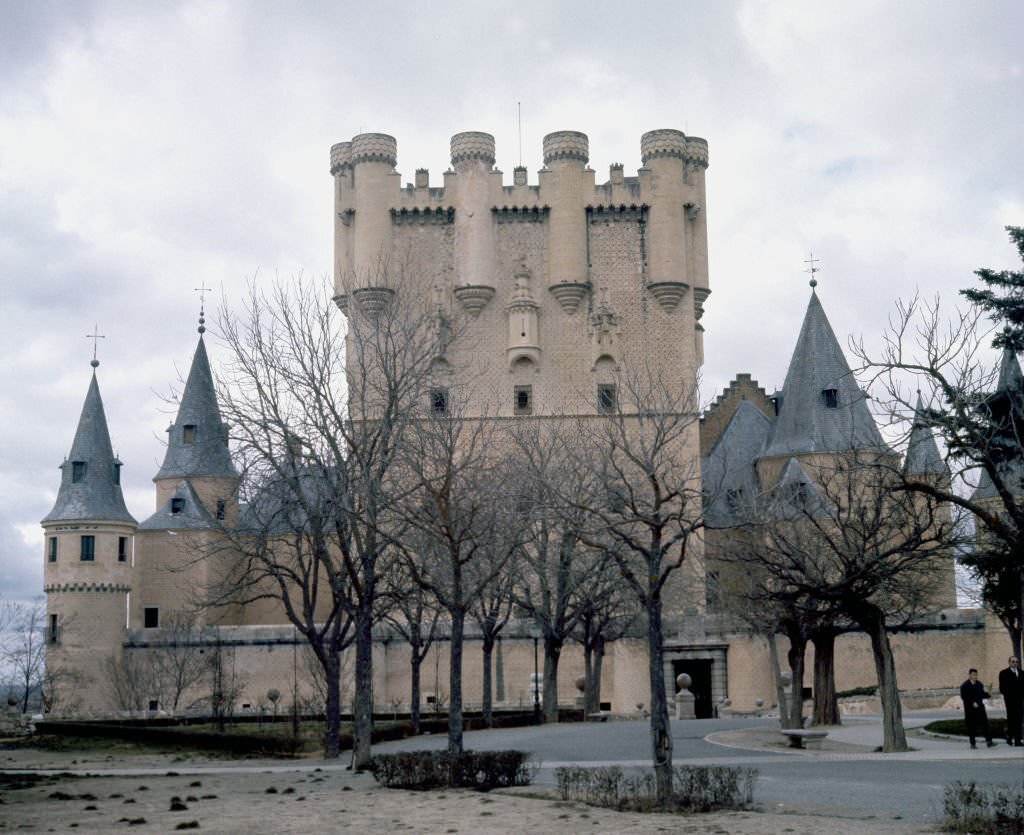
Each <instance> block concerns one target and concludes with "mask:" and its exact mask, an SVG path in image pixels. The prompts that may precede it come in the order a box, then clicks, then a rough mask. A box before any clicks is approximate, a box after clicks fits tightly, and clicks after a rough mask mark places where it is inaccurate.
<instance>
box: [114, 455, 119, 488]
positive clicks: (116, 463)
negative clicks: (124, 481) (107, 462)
mask: <svg viewBox="0 0 1024 835" xmlns="http://www.w3.org/2000/svg"><path fill="white" fill-rule="evenodd" d="M114 484H117V485H120V484H121V462H120V461H117V460H115V461H114Z"/></svg>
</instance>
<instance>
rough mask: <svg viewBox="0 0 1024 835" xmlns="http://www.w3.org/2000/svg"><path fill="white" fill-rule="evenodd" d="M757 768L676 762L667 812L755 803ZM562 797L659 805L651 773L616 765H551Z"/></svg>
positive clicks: (636, 806) (636, 807) (614, 805)
mask: <svg viewBox="0 0 1024 835" xmlns="http://www.w3.org/2000/svg"><path fill="white" fill-rule="evenodd" d="M757 774H758V772H757V770H756V769H753V768H724V767H719V766H713V767H703V766H701V767H697V766H679V767H677V768H674V769H673V779H672V783H673V795H672V801H671V803H670V804H669V807H668V809H667V810H666V811H676V812H713V811H717V810H719V809H745V808H747V807H749V806H750V805H751V804H752V803H753V802H754V783H755V781H756V780H757ZM555 778H556V780H557V781H558V793H559V795H561V798H562V800H576V801H579V802H581V803H587V804H589V805H591V806H602V807H604V808H608V809H618V810H619V811H629V812H652V811H656V810H661V809H663V807H661V806H659V804H658V800H657V790H656V784H655V779H654V773H653V772H651V771H644V772H642V773H640V774H638V775H634V776H626V775H625V774H623V772H622V769H621V768H619V767H618V766H604V767H600V768H583V767H580V766H569V767H565V768H558V769H555Z"/></svg>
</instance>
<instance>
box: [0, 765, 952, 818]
mask: <svg viewBox="0 0 1024 835" xmlns="http://www.w3.org/2000/svg"><path fill="white" fill-rule="evenodd" d="M317 762H318V761H315V760H304V761H288V760H243V761H239V762H237V763H235V762H232V761H228V760H223V759H214V760H203V759H198V758H185V757H182V756H180V755H170V754H167V755H160V754H152V753H139V752H138V751H134V750H132V749H130V748H128V747H126V748H125V749H124V750H117V749H108V750H105V751H99V752H90V753H87V754H82V753H77V754H76V753H75V752H69V751H60V752H53V751H40V750H36V749H31V748H21V749H16V750H0V832H8V831H18V832H103V833H107V832H118V831H124V832H133V833H147V832H173V831H177V830H185V831H188V830H198V831H201V832H224V833H233V832H247V833H252V835H257V834H258V833H284V832H289V833H290V832H296V833H298V832H302V833H306V832H359V833H391V832H396V833H397V832H414V833H474V835H475V833H481V835H485V834H486V833H559V835H568V833H583V832H586V833H618V832H628V833H654V832H673V833H716V835H762V833H795V835H818V833H830V835H831V834H832V833H834V835H897V833H899V834H900V835H904V834H905V833H927V832H935V831H936V830H934V829H928V828H922V827H921V826H919V825H911V824H908V823H906V822H903V821H890V820H878V819H865V820H852V819H836V818H830V817H823V816H810V815H789V814H774V813H772V812H771V811H762V810H757V811H750V812H729V813H715V814H710V815H696V816H677V815H671V816H670V815H642V814H634V813H621V812H613V811H610V810H606V809H599V808H594V807H590V806H585V805H583V804H578V803H565V802H562V801H560V800H559V799H558V798H557V796H556V795H555V794H554V792H552V791H550V790H546V789H532V788H525V789H516V790H509V791H495V792H491V793H489V794H480V793H475V792H467V791H444V792H437V793H433V792H430V793H427V792H423V793H421V792H405V791H396V790H392V789H382V788H379V787H377V786H376V784H375V783H374V781H373V778H372V777H369V776H368V775H353V774H351V773H349V772H345V771H334V770H328V771H305V772H300V771H289V772H283V773H269V772H267V771H265V770H263V769H269V768H281V767H288V766H289V765H296V764H301V765H304V766H307V767H311V768H314V767H316V764H317ZM236 764H237V765H239V766H242V767H245V768H247V769H258V770H257V771H256V772H255V773H219V772H214V771H212V769H224V768H228V767H231V766H234V765H236ZM115 767H116V768H122V769H128V768H132V769H135V768H138V769H146V768H151V769H154V770H156V773H153V774H146V775H145V776H132V777H115V776H104V777H68V776H55V777H44V778H37V777H19V776H17V775H12V774H10V773H7V774H4V773H3V770H4V769H20V768H45V769H94V768H95V769H102V768H115ZM185 769H189V770H194V769H205V770H206V771H204V773H201V774H183V773H180V771H179V770H185ZM175 799H177V800H178V803H177V804H176V803H175ZM172 807H184V808H177V810H176V811H172Z"/></svg>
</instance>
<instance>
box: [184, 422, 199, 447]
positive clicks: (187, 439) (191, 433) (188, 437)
mask: <svg viewBox="0 0 1024 835" xmlns="http://www.w3.org/2000/svg"><path fill="white" fill-rule="evenodd" d="M181 440H182V441H183V442H184V443H186V444H194V443H195V442H196V425H195V424H194V423H186V424H185V425H184V426H183V427H181Z"/></svg>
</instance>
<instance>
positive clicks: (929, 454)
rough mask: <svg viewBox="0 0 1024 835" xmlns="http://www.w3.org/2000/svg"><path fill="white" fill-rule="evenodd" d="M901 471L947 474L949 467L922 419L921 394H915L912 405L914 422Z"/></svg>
mask: <svg viewBox="0 0 1024 835" xmlns="http://www.w3.org/2000/svg"><path fill="white" fill-rule="evenodd" d="M903 472H904V473H905V474H907V475H911V474H913V475H944V476H948V475H949V468H948V467H946V462H945V461H943V460H942V456H941V455H940V454H939V447H938V445H937V444H936V443H935V436H934V435H933V434H932V431H931V429H930V428H929V427H928V426H927V424H926V422H925V420H924V407H923V406H922V404H921V395H920V394H919V395H918V396H917V405H916V406H915V407H914V423H913V425H912V426H911V427H910V440H909V441H908V442H907V457H906V459H905V460H904V462H903Z"/></svg>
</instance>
